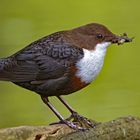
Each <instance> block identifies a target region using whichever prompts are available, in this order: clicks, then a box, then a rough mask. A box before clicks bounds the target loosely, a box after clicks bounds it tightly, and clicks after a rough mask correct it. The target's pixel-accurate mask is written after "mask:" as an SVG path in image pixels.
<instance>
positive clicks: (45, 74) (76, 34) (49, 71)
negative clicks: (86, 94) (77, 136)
mask: <svg viewBox="0 0 140 140" xmlns="http://www.w3.org/2000/svg"><path fill="white" fill-rule="evenodd" d="M122 40H123V42H130V41H131V39H129V38H128V37H127V36H116V35H114V34H113V33H112V32H110V31H109V30H108V29H107V28H106V27H105V26H103V25H100V24H97V23H92V24H88V25H85V26H81V27H79V28H75V29H72V30H67V31H61V32H57V33H54V34H51V35H49V36H46V37H44V38H41V39H39V40H37V41H35V42H33V43H31V44H30V45H28V46H27V47H26V48H24V49H22V50H20V51H19V52H17V53H15V54H14V55H12V56H10V57H7V58H3V59H0V80H4V81H11V82H13V83H15V84H17V85H19V86H21V87H24V88H26V89H29V90H32V91H35V92H36V93H38V94H40V95H41V97H42V99H43V101H44V102H45V103H46V104H47V105H48V106H49V107H50V108H51V109H52V110H53V112H54V113H55V114H56V115H57V116H58V117H59V119H60V120H61V121H63V122H65V123H66V124H67V125H69V126H70V127H72V128H74V129H79V127H78V126H76V125H75V124H73V123H72V122H69V121H66V120H65V119H64V118H63V117H62V116H61V115H60V114H59V113H58V112H55V110H54V108H53V107H52V106H51V104H50V102H49V101H48V97H49V96H58V98H59V99H60V101H62V102H63V103H64V105H66V106H67V108H68V109H69V110H70V111H71V113H72V115H73V114H74V113H75V111H73V109H71V107H69V106H68V105H67V104H66V103H65V101H64V100H63V99H62V97H60V95H66V94H70V93H73V92H75V91H77V90H80V89H81V88H83V87H85V86H87V85H88V84H89V83H87V82H84V81H82V80H81V79H80V77H77V76H76V73H77V67H76V64H77V62H78V61H80V60H82V59H83V58H84V50H83V49H86V50H89V51H90V50H95V49H96V45H97V44H102V43H103V42H111V43H119V42H121V41H122ZM123 42H122V43H123ZM73 117H74V116H73ZM76 117H77V118H78V114H77V115H76ZM83 120H85V122H86V123H88V124H89V125H90V126H93V125H92V123H90V122H89V121H88V120H87V119H85V118H84V117H83Z"/></svg>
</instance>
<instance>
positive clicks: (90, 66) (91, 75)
mask: <svg viewBox="0 0 140 140" xmlns="http://www.w3.org/2000/svg"><path fill="white" fill-rule="evenodd" d="M110 44H111V43H110V42H105V43H101V44H97V45H96V47H95V50H90V51H89V50H87V49H83V51H84V57H83V58H82V59H80V60H79V61H78V62H77V63H76V66H77V69H78V71H77V73H76V76H77V77H79V78H81V80H82V82H85V83H90V82H91V81H93V80H94V79H95V78H96V76H97V75H98V73H99V72H100V70H101V68H102V66H103V62H104V56H105V54H106V49H107V47H108V46H109V45H110Z"/></svg>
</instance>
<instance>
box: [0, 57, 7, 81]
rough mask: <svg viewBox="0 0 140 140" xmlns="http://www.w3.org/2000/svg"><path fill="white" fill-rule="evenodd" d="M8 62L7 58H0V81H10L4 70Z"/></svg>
mask: <svg viewBox="0 0 140 140" xmlns="http://www.w3.org/2000/svg"><path fill="white" fill-rule="evenodd" d="M6 63H7V59H6V58H1V59H0V81H8V75H7V74H6V72H5V70H4V68H5V65H6Z"/></svg>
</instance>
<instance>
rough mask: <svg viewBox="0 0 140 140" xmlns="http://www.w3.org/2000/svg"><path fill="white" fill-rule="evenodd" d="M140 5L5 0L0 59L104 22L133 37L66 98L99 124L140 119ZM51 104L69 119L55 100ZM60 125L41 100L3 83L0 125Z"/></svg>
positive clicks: (0, 13) (78, 0)
mask: <svg viewBox="0 0 140 140" xmlns="http://www.w3.org/2000/svg"><path fill="white" fill-rule="evenodd" d="M139 5H140V2H139V1H138V0H133V1H132V0H123V1H122V0H117V1H114V0H106V1H99V0H94V1H93V0H83V1H82V0H76V1H66V0H59V1H58V0H40V1H33V0H30V1H29V0H24V1H19V0H12V1H10V0H4V1H1V2H0V19H1V20H0V57H6V56H9V55H11V54H13V53H15V52H16V51H18V50H20V49H21V48H23V47H24V46H26V45H28V44H29V43H31V42H32V41H34V40H36V39H38V38H41V37H43V36H46V35H48V34H50V33H52V32H56V31H59V30H65V29H71V28H73V27H77V26H80V25H83V24H87V23H91V22H98V23H103V24H104V25H106V26H107V27H109V29H111V30H112V31H113V32H114V33H117V34H121V33H123V32H126V33H128V35H129V36H130V37H131V36H135V40H134V41H133V42H132V43H130V44H124V45H123V46H116V45H112V46H111V47H110V48H109V49H108V53H107V56H106V59H105V65H104V67H103V70H102V71H101V73H100V75H99V76H98V78H97V79H96V80H95V81H94V82H93V84H91V85H90V86H88V87H87V88H85V89H83V90H81V91H79V92H77V93H76V94H71V95H68V96H65V98H66V99H67V100H68V102H69V103H70V104H71V105H72V106H73V107H74V108H75V109H76V110H77V111H78V112H79V113H81V114H83V115H84V116H87V117H89V118H92V119H96V120H98V121H107V120H110V119H113V118H116V117H119V116H125V115H136V116H140V111H139V106H140V85H139V79H140V55H139V53H140V47H139V44H140V39H139V36H140V32H139V28H140V27H139V25H140V14H139V12H140V8H139ZM51 101H52V102H53V104H54V105H55V106H56V107H57V108H58V110H60V112H61V113H62V114H63V115H64V116H65V117H66V116H68V115H69V114H68V112H67V111H66V109H65V108H64V106H62V105H61V104H60V103H59V102H58V101H57V100H56V99H55V97H53V98H52V99H51ZM54 121H57V119H56V117H55V116H54V115H53V114H52V112H51V111H50V110H49V109H48V108H47V107H46V106H45V105H44V104H43V102H42V101H41V99H40V97H39V96H38V95H37V94H34V93H33V92H31V91H28V90H25V89H23V88H20V87H18V86H16V85H14V84H12V83H10V82H0V127H1V128H2V127H10V126H17V125H47V124H49V123H51V122H54Z"/></svg>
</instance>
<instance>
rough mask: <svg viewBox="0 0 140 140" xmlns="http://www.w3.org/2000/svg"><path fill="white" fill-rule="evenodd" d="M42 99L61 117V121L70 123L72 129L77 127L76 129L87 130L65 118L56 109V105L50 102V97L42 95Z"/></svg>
mask: <svg viewBox="0 0 140 140" xmlns="http://www.w3.org/2000/svg"><path fill="white" fill-rule="evenodd" d="M41 99H42V100H43V102H44V103H45V104H46V105H47V106H48V107H49V108H50V109H51V110H52V111H53V113H54V114H55V115H56V116H57V117H58V118H59V119H60V121H61V122H63V123H65V124H66V125H68V126H69V127H71V128H72V129H75V130H85V129H84V128H81V127H79V126H77V125H75V124H74V123H73V122H70V121H68V120H65V119H64V118H63V117H62V116H61V114H60V113H59V112H58V111H57V110H56V109H55V107H54V106H53V105H52V104H51V103H50V102H49V100H48V97H43V96H41Z"/></svg>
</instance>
